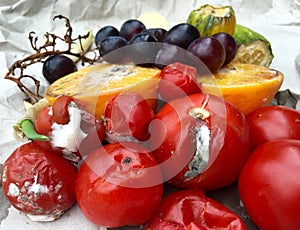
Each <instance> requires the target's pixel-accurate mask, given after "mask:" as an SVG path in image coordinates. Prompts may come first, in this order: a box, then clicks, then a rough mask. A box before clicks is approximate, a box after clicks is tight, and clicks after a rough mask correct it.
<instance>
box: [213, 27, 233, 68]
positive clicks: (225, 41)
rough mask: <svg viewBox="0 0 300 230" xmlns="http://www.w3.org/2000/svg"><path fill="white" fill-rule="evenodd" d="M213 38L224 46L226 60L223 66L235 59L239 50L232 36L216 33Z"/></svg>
mask: <svg viewBox="0 0 300 230" xmlns="http://www.w3.org/2000/svg"><path fill="white" fill-rule="evenodd" d="M213 37H214V38H216V39H218V41H219V42H220V43H221V44H222V45H223V46H224V48H225V52H226V59H225V62H224V64H223V65H226V64H228V63H229V62H231V61H232V60H233V59H234V57H235V55H236V51H237V49H238V46H237V44H236V42H235V39H234V38H233V37H232V36H231V35H230V34H227V33H224V32H220V33H216V34H214V35H213Z"/></svg>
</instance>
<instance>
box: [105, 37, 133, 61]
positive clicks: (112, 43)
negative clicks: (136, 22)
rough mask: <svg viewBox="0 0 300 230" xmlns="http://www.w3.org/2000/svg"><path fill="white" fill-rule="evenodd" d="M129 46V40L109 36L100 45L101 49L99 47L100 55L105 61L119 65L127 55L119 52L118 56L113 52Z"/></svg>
mask: <svg viewBox="0 0 300 230" xmlns="http://www.w3.org/2000/svg"><path fill="white" fill-rule="evenodd" d="M127 44H128V42H127V40H126V39H125V38H123V37H121V36H109V37H107V38H105V39H104V40H103V41H102V42H101V43H100V47H99V52H100V55H101V56H102V57H103V59H104V60H105V61H107V62H109V63H119V62H121V61H122V60H123V59H124V58H125V57H126V53H125V52H118V53H117V54H116V53H115V52H114V53H111V52H112V51H115V50H117V49H119V48H122V47H124V46H126V45H127Z"/></svg>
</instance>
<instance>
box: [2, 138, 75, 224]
mask: <svg viewBox="0 0 300 230" xmlns="http://www.w3.org/2000/svg"><path fill="white" fill-rule="evenodd" d="M2 173H3V177H2V186H3V190H4V193H5V195H6V196H7V198H8V200H9V202H10V203H11V204H12V205H13V206H14V207H15V208H16V209H18V210H20V211H21V212H23V213H25V214H27V215H29V216H30V217H31V218H32V219H33V220H41V221H42V220H44V221H47V220H49V221H50V220H53V219H56V218H58V217H59V216H60V215H61V214H63V213H64V212H65V211H66V210H68V209H69V208H70V207H71V206H72V205H73V204H74V203H75V201H76V196H75V181H76V176H77V168H76V167H75V166H74V165H73V164H71V163H70V162H69V161H67V160H66V159H64V158H62V157H60V156H58V155H56V154H53V153H52V152H51V151H49V150H47V149H45V148H42V147H40V146H39V145H37V144H36V143H35V142H30V143H27V144H24V145H22V146H20V147H19V148H17V149H16V150H15V151H14V152H13V153H12V154H11V156H10V157H9V158H8V159H7V160H6V161H5V163H4V165H3V168H2Z"/></svg>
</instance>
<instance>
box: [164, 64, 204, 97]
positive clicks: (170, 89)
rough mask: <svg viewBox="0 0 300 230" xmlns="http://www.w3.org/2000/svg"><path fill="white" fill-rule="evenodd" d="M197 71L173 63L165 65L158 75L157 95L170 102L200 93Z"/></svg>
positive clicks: (190, 67)
mask: <svg viewBox="0 0 300 230" xmlns="http://www.w3.org/2000/svg"><path fill="white" fill-rule="evenodd" d="M196 76H197V69H196V68H194V67H192V66H188V65H184V64H181V63H179V62H175V63H173V64H169V65H167V66H166V67H165V68H163V69H162V71H161V73H160V79H161V80H160V82H159V94H160V96H161V97H162V98H163V99H164V100H166V101H170V100H172V99H175V98H179V97H183V96H187V95H190V94H194V93H201V89H200V86H199V84H198V83H197V80H196Z"/></svg>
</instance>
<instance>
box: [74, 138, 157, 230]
mask: <svg viewBox="0 0 300 230" xmlns="http://www.w3.org/2000/svg"><path fill="white" fill-rule="evenodd" d="M162 183H163V180H162V175H161V172H160V169H159V166H158V165H157V161H156V159H155V158H154V156H153V155H152V154H151V153H150V152H149V150H148V149H146V148H145V147H143V146H142V145H140V144H137V143H134V142H115V143H111V144H107V145H105V146H103V147H101V148H99V149H97V150H95V151H93V152H92V153H91V154H90V155H89V156H88V157H87V159H86V160H85V161H84V162H83V164H82V166H81V167H80V169H79V173H78V177H77V182H76V196H77V202H78V205H79V207H80V209H81V211H82V213H83V214H84V215H85V217H86V218H87V219H88V220H90V221H91V222H92V223H94V224H96V225H99V226H104V227H120V226H124V225H131V226H135V225H140V224H143V223H144V222H146V221H147V220H148V219H150V218H151V216H152V215H153V213H154V211H155V210H156V208H157V207H158V205H159V204H160V201H161V199H162V195H163V194H162V193H163V184H162Z"/></svg>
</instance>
